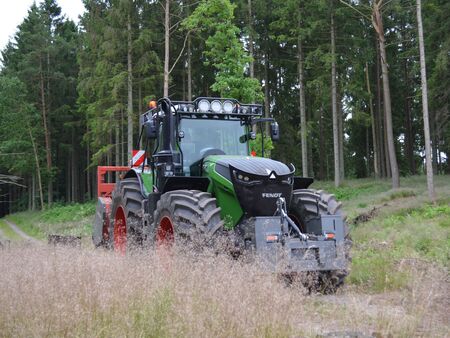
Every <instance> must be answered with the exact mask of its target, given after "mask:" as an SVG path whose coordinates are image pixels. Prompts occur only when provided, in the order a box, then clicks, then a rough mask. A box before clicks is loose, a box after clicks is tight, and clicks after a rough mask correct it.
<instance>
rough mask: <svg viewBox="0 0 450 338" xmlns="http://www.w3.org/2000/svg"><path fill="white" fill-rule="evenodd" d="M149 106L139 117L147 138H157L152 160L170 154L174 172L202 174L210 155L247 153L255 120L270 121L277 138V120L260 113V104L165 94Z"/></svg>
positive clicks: (256, 121)
mask: <svg viewBox="0 0 450 338" xmlns="http://www.w3.org/2000/svg"><path fill="white" fill-rule="evenodd" d="M151 106H152V107H154V108H152V109H150V110H149V111H147V112H146V113H144V114H143V115H142V117H141V124H142V125H143V128H144V129H145V131H146V134H147V140H156V142H155V144H154V150H153V153H152V160H151V162H153V163H155V162H161V161H160V159H161V158H163V159H164V160H167V159H168V156H169V154H170V157H171V159H172V160H173V163H172V164H173V165H170V166H169V167H170V168H171V169H172V171H173V176H201V165H202V162H203V160H204V159H205V158H206V157H207V156H210V155H235V156H250V155H251V149H250V147H249V141H250V140H252V139H255V138H256V133H255V132H254V131H253V130H254V128H253V127H254V125H256V124H260V123H262V122H271V137H272V139H273V140H274V141H276V140H278V139H279V128H278V124H277V123H276V122H275V120H274V119H272V118H264V117H263V106H262V105H259V104H241V103H239V102H238V101H237V100H234V99H220V98H205V97H200V98H198V99H196V100H194V101H192V102H190V101H170V100H169V99H167V98H165V99H161V100H160V101H158V104H156V103H154V104H152V105H151ZM263 138H264V135H263V136H262V145H261V147H262V149H263V150H262V151H263V152H264V139H263ZM164 174H166V173H164Z"/></svg>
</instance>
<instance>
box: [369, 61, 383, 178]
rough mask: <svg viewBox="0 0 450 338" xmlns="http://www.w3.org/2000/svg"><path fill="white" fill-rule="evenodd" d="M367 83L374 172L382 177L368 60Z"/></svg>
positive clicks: (377, 176)
mask: <svg viewBox="0 0 450 338" xmlns="http://www.w3.org/2000/svg"><path fill="white" fill-rule="evenodd" d="M366 85H367V93H368V94H369V110H370V122H371V125H372V143H373V172H374V173H375V178H380V170H379V167H380V164H379V163H378V162H379V161H378V142H377V133H376V126H375V116H374V113H373V101H372V91H371V90H370V81H369V65H368V64H367V62H366Z"/></svg>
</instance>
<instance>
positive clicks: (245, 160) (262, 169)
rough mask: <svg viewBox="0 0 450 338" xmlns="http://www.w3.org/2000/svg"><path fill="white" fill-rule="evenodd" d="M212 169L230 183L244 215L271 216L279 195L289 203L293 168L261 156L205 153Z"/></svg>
mask: <svg viewBox="0 0 450 338" xmlns="http://www.w3.org/2000/svg"><path fill="white" fill-rule="evenodd" d="M205 162H209V163H215V172H216V173H217V174H219V175H221V176H222V177H224V178H226V179H227V181H229V182H231V184H232V185H233V188H234V192H235V194H236V197H237V199H238V200H239V204H240V206H241V208H242V210H243V211H244V212H245V213H246V214H247V216H250V217H253V216H273V214H274V212H275V211H276V208H277V206H276V201H277V199H278V198H279V197H284V198H285V199H286V203H287V205H289V203H290V200H291V195H292V187H293V176H294V167H293V166H291V167H289V166H287V165H285V164H283V163H281V162H278V161H274V160H271V159H267V158H261V157H247V156H246V157H243V156H209V157H207V158H206V159H205Z"/></svg>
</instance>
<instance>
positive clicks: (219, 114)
mask: <svg viewBox="0 0 450 338" xmlns="http://www.w3.org/2000/svg"><path fill="white" fill-rule="evenodd" d="M263 116H264V115H263V107H262V106H261V105H257V104H240V103H239V102H238V101H237V100H234V99H222V98H205V97H201V98H197V99H196V100H194V101H189V102H186V101H171V100H170V99H168V98H163V99H160V100H159V101H158V102H157V103H156V102H155V104H154V106H153V108H152V109H150V110H149V111H147V112H146V113H144V114H143V115H142V116H141V124H142V130H141V137H140V140H141V139H144V142H142V143H143V144H144V148H145V153H144V152H141V154H149V156H146V155H145V157H146V158H145V161H144V159H143V158H142V157H141V159H140V162H139V161H138V162H135V163H134V164H132V165H131V167H99V168H98V194H99V200H98V205H97V213H96V219H95V224H94V229H93V242H94V245H96V246H98V247H100V246H104V247H109V248H112V249H114V250H115V251H118V252H120V253H122V254H123V253H126V252H127V251H128V250H130V249H131V248H133V247H139V246H159V245H172V244H173V243H176V242H181V241H188V242H190V243H195V245H196V246H198V245H205V246H208V245H209V246H214V245H215V244H214V243H216V242H218V241H216V240H218V239H221V243H223V240H224V239H225V242H226V243H227V245H226V246H221V248H225V247H226V248H227V249H226V250H229V251H230V252H232V254H233V256H236V255H237V256H239V255H241V254H244V253H248V252H250V253H252V254H254V256H255V257H259V258H261V261H262V262H264V266H265V267H266V268H267V269H268V270H270V271H273V272H281V273H283V274H285V275H295V274H300V273H306V274H309V273H313V274H315V275H316V276H318V277H319V278H318V279H317V281H319V284H321V285H322V286H326V288H327V289H329V290H335V289H336V288H337V287H339V286H340V285H342V284H343V281H344V278H345V276H346V275H347V273H348V265H349V261H350V258H349V249H350V246H351V240H350V238H349V230H348V227H347V225H346V223H345V219H344V216H343V214H342V210H341V204H340V203H338V202H337V201H336V199H335V197H334V196H333V195H330V194H327V193H325V192H323V191H316V190H313V189H308V187H309V185H310V184H311V183H312V182H313V179H312V178H307V177H297V176H294V173H295V168H294V166H293V165H292V164H289V165H286V164H283V163H281V162H278V161H274V160H271V159H268V158H264V157H256V156H254V155H255V154H254V152H253V151H252V152H251V151H250V145H249V144H250V141H251V140H254V139H255V138H256V135H255V132H254V130H255V128H254V126H255V125H260V126H261V125H262V124H263V123H269V124H270V137H271V138H272V140H273V141H277V140H278V139H279V137H280V132H279V127H278V124H277V123H276V121H275V120H274V119H272V118H265V117H263ZM261 129H262V128H261ZM150 143H153V151H152V152H151V155H150V152H149V151H148V148H149V145H150ZM262 151H263V152H264V136H263V138H262ZM147 161H148V165H147ZM108 171H125V174H124V175H122V176H121V178H120V179H118V180H117V182H116V183H105V182H104V179H105V175H106V173H107V172H108ZM218 247H219V246H218Z"/></svg>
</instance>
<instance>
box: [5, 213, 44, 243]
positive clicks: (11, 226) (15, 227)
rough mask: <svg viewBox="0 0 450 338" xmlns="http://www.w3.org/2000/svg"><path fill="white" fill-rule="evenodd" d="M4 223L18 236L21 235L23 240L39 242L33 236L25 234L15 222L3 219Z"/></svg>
mask: <svg viewBox="0 0 450 338" xmlns="http://www.w3.org/2000/svg"><path fill="white" fill-rule="evenodd" d="M5 222H6V224H8V226H9V227H10V228H11V229H12V230H13V231H14V232H15V233H16V234H18V235H19V236H20V237H22V238H23V239H24V240H26V241H28V242H30V243H40V241H38V240H37V239H36V238H33V237H31V236H29V235H27V234H26V233H25V232H23V231H22V230H21V229H20V228H19V227H18V226H17V225H16V224H14V223H13V222H11V221H8V220H6V219H5Z"/></svg>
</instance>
